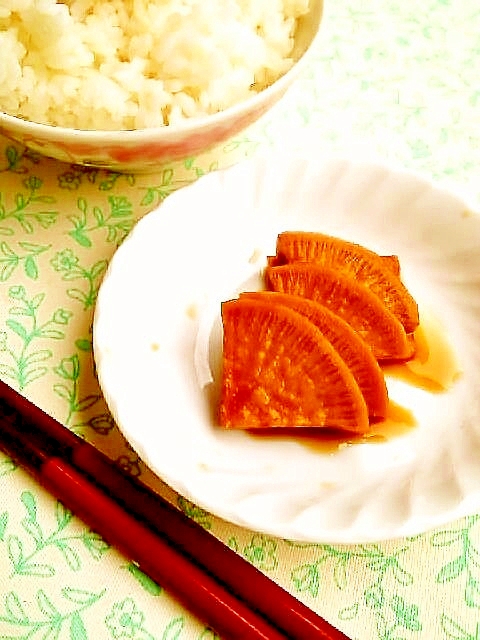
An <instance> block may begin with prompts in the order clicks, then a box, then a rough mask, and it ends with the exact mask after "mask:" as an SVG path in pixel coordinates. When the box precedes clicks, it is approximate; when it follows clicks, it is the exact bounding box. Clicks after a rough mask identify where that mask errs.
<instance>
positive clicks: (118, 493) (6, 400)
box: [0, 380, 348, 640]
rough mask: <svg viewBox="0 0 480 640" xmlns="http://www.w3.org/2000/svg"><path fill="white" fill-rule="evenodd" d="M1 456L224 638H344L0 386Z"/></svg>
mask: <svg viewBox="0 0 480 640" xmlns="http://www.w3.org/2000/svg"><path fill="white" fill-rule="evenodd" d="M0 449H2V450H4V451H5V452H6V453H7V454H8V455H11V456H12V458H14V459H15V460H17V461H18V462H19V464H21V465H22V466H25V467H26V468H28V469H29V470H30V471H31V473H32V474H33V475H34V476H35V477H36V478H37V479H38V480H39V481H40V482H41V483H42V484H43V485H44V486H45V487H46V488H47V489H49V490H50V491H51V492H52V493H54V494H55V495H56V496H57V497H58V498H59V499H60V500H61V501H62V502H63V503H64V504H65V505H66V506H67V507H69V508H70V509H71V510H72V511H73V512H75V513H76V514H77V515H78V516H79V517H80V518H82V519H83V520H84V521H85V522H87V523H88V524H89V525H90V526H92V528H94V529H95V530H96V531H98V533H100V534H101V535H103V536H104V538H105V539H106V540H107V541H109V542H111V543H112V544H113V545H115V546H117V547H118V548H119V550H121V551H122V552H123V553H125V554H126V555H127V556H129V557H130V558H131V559H132V560H134V561H135V562H137V564H138V566H139V568H140V569H141V570H142V571H144V572H145V573H146V574H147V575H149V576H150V577H151V578H152V579H153V580H155V581H156V582H158V583H160V584H161V585H162V586H163V587H165V588H166V589H167V590H170V591H171V593H172V594H173V595H175V596H177V597H178V598H179V600H181V601H182V602H183V603H184V604H185V606H187V608H189V609H190V610H191V611H192V612H194V613H195V614H196V615H197V616H198V617H200V618H201V619H203V620H204V621H205V622H206V623H207V624H209V625H211V626H212V627H213V628H214V629H215V630H216V631H217V632H218V633H220V634H222V635H224V636H225V638H245V639H248V638H252V640H254V639H256V638H258V639H260V638H263V639H265V640H266V639H271V640H277V639H280V638H289V639H291V640H296V639H298V640H316V639H318V640H348V638H347V636H345V635H344V634H343V633H342V632H340V631H339V630H338V629H336V628H335V627H333V626H332V625H330V624H329V623H328V622H327V621H325V620H324V619H323V618H321V617H320V616H318V615H317V614H316V613H315V612H314V611H312V610H311V609H310V608H308V607H307V606H306V605H304V604H303V603H301V602H300V601H299V600H297V599H296V598H295V597H293V596H292V595H290V594H289V593H288V592H287V591H286V590H284V589H282V588H281V587H280V586H279V585H277V584H276V583H275V582H273V581H272V580H270V579H269V578H268V577H267V576H265V575H264V574H263V573H262V572H261V571H259V570H258V569H256V568H255V567H254V566H253V565H251V564H250V563H248V562H247V561H245V560H244V559H243V558H242V557H241V556H239V555H238V554H237V553H235V552H234V551H233V550H232V549H230V548H229V547H227V546H226V545H224V544H223V543H222V542H221V541H220V540H218V539H217V538H215V537H214V536H213V535H212V534H210V533H209V532H208V531H206V530H205V529H204V528H202V527H201V526H199V525H198V524H197V523H195V522H194V521H193V520H191V519H190V518H188V517H187V516H185V515H184V514H183V513H182V512H180V511H179V510H178V509H176V508H175V507H173V506H172V505H170V504H169V503H168V502H167V501H166V500H164V499H163V498H161V497H160V496H158V495H157V494H155V493H154V492H153V491H152V490H150V489H149V488H148V487H146V485H144V484H142V483H141V482H139V481H138V480H136V479H135V478H132V477H131V476H127V475H126V474H124V473H123V472H122V471H120V469H118V468H117V467H115V466H114V465H113V463H112V462H111V461H110V459H109V458H108V457H107V456H105V455H104V454H103V453H101V452H100V451H99V450H98V449H96V448H95V447H93V446H92V445H90V444H89V443H88V442H86V441H84V440H82V439H81V438H79V437H78V436H76V435H75V434H74V433H72V432H71V431H70V430H69V429H68V428H67V427H64V426H63V425H61V424H60V423H59V422H57V421H56V420H55V419H53V418H52V417H50V416H49V415H48V414H46V413H45V412H44V411H42V410H41V409H40V408H38V407H37V406H35V405H34V404H32V403H31V402H30V401H29V400H27V399H26V398H25V397H23V396H22V395H20V394H19V393H17V392H16V391H14V390H13V389H12V388H11V387H9V386H8V385H7V384H5V383H4V382H2V381H1V380H0Z"/></svg>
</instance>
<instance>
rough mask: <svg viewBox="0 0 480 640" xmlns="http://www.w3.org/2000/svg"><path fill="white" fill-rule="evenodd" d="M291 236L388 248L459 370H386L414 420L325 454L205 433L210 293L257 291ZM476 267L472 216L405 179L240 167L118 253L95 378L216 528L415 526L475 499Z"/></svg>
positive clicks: (388, 532)
mask: <svg viewBox="0 0 480 640" xmlns="http://www.w3.org/2000/svg"><path fill="white" fill-rule="evenodd" d="M286 229H305V230H319V231H322V232H326V233H330V234H333V235H338V236H341V237H343V238H346V239H350V240H354V241H357V242H360V243H362V244H364V245H365V246H367V247H370V248H372V249H374V250H377V251H379V252H383V253H388V254H391V253H394V254H397V255H398V256H399V258H400V261H401V266H402V274H403V279H404V282H405V284H406V285H407V287H409V289H410V290H411V292H412V294H413V295H414V296H415V297H416V299H417V301H418V303H419V306H420V310H421V313H423V312H424V311H425V312H426V313H428V314H433V316H434V317H435V318H436V319H437V320H438V321H440V322H441V324H442V326H443V335H444V336H446V338H447V339H448V342H449V343H450V345H451V347H452V348H453V350H454V353H455V357H456V359H457V363H458V365H459V367H460V368H461V369H462V371H463V373H462V375H461V377H460V379H459V380H458V381H457V382H456V383H455V384H454V385H453V386H452V387H451V388H450V389H449V390H448V391H446V392H444V393H440V394H435V393H431V392H428V391H425V390H422V389H421V388H418V387H417V386H411V385H410V384H406V383H405V382H401V381H399V380H398V379H391V380H390V379H389V380H388V386H389V392H390V395H391V397H392V399H393V400H394V401H395V402H398V403H399V404H400V405H401V406H403V407H404V408H407V409H409V410H411V411H412V412H413V414H414V416H415V419H416V423H417V424H416V426H415V427H413V428H411V429H408V430H405V431H404V432H401V433H399V434H398V435H397V436H396V437H389V438H386V439H385V440H384V441H378V442H377V441H366V442H360V443H355V444H351V445H349V446H343V447H338V448H332V449H329V448H322V447H320V448H316V447H312V446H307V445H306V444H305V443H302V442H301V441H299V440H298V439H295V438H293V437H289V438H282V437H278V438H268V437H266V438H260V437H258V436H257V437H254V436H250V435H248V434H247V433H242V432H232V431H225V430H222V429H220V428H219V427H217V426H216V425H215V423H214V419H213V417H212V416H214V406H215V393H216V384H215V383H216V382H218V373H219V363H220V356H221V323H220V303H221V301H222V300H226V299H228V298H231V297H233V296H235V295H236V294H237V293H238V292H239V291H240V290H244V289H247V288H248V289H252V288H258V287H260V286H261V278H260V274H261V270H262V268H263V266H264V264H265V259H266V256H267V255H269V254H272V253H274V252H275V240H276V235H277V233H278V232H280V231H283V230H286ZM479 265H480V218H479V217H478V216H477V215H476V214H473V213H471V212H470V211H469V210H468V208H467V206H466V205H465V204H464V203H463V202H462V201H461V200H460V199H458V198H456V197H454V196H453V195H450V194H448V193H446V192H444V191H441V190H440V189H438V188H435V187H434V186H432V185H431V184H429V183H427V182H425V181H423V180H421V179H419V178H418V177H416V176H413V175H410V174H408V173H405V172H401V171H395V170H392V169H389V168H387V167H385V166H382V165H380V164H368V163H356V162H351V161H348V160H344V159H343V160H342V159H330V160H326V161H323V160H319V159H315V158H314V156H312V155H310V154H309V153H307V152H305V154H304V155H302V154H298V155H293V156H292V155H291V154H287V153H286V154H285V155H284V156H279V155H278V154H277V155H271V156H267V157H258V158H256V159H254V160H252V161H245V162H244V163H242V164H240V165H237V166H236V167H234V168H231V169H228V170H226V171H224V172H217V173H213V174H209V175H207V176H206V177H204V178H201V179H200V180H199V181H198V182H196V183H195V184H193V185H191V186H189V187H186V188H184V189H182V190H180V191H178V192H176V193H174V194H172V195H171V196H170V197H169V198H167V200H166V201H165V202H164V204H162V205H161V206H160V207H159V208H158V209H157V210H155V211H153V212H152V213H150V214H148V215H147V216H146V217H145V218H143V219H142V220H141V221H140V222H139V223H138V224H137V226H136V228H135V229H134V230H133V232H132V233H131V235H130V236H129V237H128V238H127V240H126V241H125V242H124V243H123V245H122V246H121V247H120V248H119V250H118V251H117V253H116V254H115V256H114V257H113V260H112V261H111V264H110V268H109V271H108V274H107V276H106V278H105V280H104V283H103V285H102V287H101V290H100V294H99V297H98V303H97V309H96V317H95V326H94V346H95V357H96V362H97V366H98V375H99V380H100V384H101V386H102V389H103V392H104V394H105V397H106V400H107V402H108V404H109V406H110V409H111V411H112V413H113V415H114V417H115V419H116V421H117V423H118V425H119V427H120V429H121V430H122V432H123V433H124V435H125V436H126V438H127V439H128V440H129V442H130V443H131V445H132V446H133V447H134V449H135V450H136V451H137V452H138V454H139V456H140V457H141V458H142V459H143V460H144V461H145V463H146V464H147V465H148V466H149V467H150V468H151V469H152V470H153V471H154V472H155V473H156V474H157V475H158V476H159V477H161V478H162V479H163V480H164V481H165V482H166V483H168V484H169V485H170V486H171V487H172V488H174V489H175V490H176V491H178V492H179V493H180V494H182V495H183V496H185V497H187V498H188V499H190V500H192V501H193V502H195V503H196V504H198V505H199V506H201V507H203V508H204V509H206V510H208V511H210V512H212V513H214V514H216V515H218V516H220V517H222V518H225V519H226V520H229V521H232V522H234V523H237V524H239V525H243V526H245V527H248V528H251V529H254V530H258V531H262V532H265V533H268V534H272V535H276V536H279V537H284V538H288V539H295V540H302V541H311V542H321V541H331V542H338V543H340V542H348V543H350V542H360V541H373V540H379V539H384V538H391V537H396V536H405V535H411V534H415V533H417V532H420V531H423V530H425V529H428V528H431V527H434V526H436V525H439V524H441V523H444V522H445V521H447V520H449V519H453V518H455V517H459V516H462V515H465V514H467V513H469V512H472V511H473V510H478V509H479V508H480V393H479V389H480V266H479ZM212 380H213V382H212Z"/></svg>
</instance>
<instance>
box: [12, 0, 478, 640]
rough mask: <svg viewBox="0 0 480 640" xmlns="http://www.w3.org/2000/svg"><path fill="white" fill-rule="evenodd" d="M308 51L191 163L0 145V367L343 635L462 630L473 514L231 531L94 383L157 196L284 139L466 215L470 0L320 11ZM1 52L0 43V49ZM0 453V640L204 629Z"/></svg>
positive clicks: (462, 639)
mask: <svg viewBox="0 0 480 640" xmlns="http://www.w3.org/2000/svg"><path fill="white" fill-rule="evenodd" d="M322 32H323V35H322V38H321V39H320V41H319V43H318V50H317V51H316V55H315V59H314V61H313V63H312V64H311V66H310V67H309V68H308V69H307V70H306V71H305V72H304V74H303V76H302V77H301V78H300V80H299V81H298V82H297V83H296V84H295V86H294V87H293V88H292V89H291V90H290V91H289V93H288V94H287V95H286V96H285V98H284V99H283V100H282V102H281V103H280V104H279V105H278V106H277V107H276V108H275V109H274V110H273V111H272V112H271V113H270V114H268V115H267V116H266V117H264V118H263V120H261V121H260V122H259V123H258V124H256V125H255V126H254V127H252V128H251V129H250V130H248V131H247V132H246V133H245V134H243V135H240V136H238V137H236V138H235V139H233V140H231V141H229V142H228V143H227V144H224V145H222V146H221V147H220V148H217V149H215V150H213V151H212V152H209V153H208V154H206V155H204V156H199V157H192V158H189V159H188V160H187V161H186V162H184V163H181V164H180V163H177V164H171V165H168V166H162V167H159V168H158V171H156V172H155V173H153V174H150V175H126V174H125V175H122V174H118V173H110V172H108V171H103V170H97V169H92V168H85V167H77V166H69V165H65V164H61V163H58V162H56V161H53V160H49V159H45V158H41V157H39V156H38V155H36V154H34V153H32V152H29V151H28V150H26V149H24V148H21V147H19V146H18V145H16V144H15V143H13V142H11V141H9V140H7V139H6V138H0V281H1V285H0V299H1V304H0V376H1V377H2V379H4V380H5V381H6V382H8V383H9V384H10V385H12V386H13V387H15V388H16V389H17V390H19V391H20V392H21V393H22V394H24V395H26V396H27V397H28V398H30V399H31V400H33V401H34V402H35V403H36V404H38V405H40V406H41V407H42V408H43V409H45V410H46V411H47V412H49V413H50V414H52V415H53V416H55V417H56V418H57V419H58V420H60V421H61V422H63V423H64V424H66V425H68V427H69V428H71V429H72V430H73V431H74V432H76V433H78V434H80V435H81V436H83V437H84V438H86V439H87V440H89V441H90V442H92V443H94V444H95V445H96V446H97V447H98V448H100V449H101V450H103V451H105V452H106V453H107V454H108V455H109V456H110V457H111V458H112V459H114V460H116V461H117V462H118V463H119V464H120V465H121V466H122V467H124V468H125V469H126V470H127V471H129V472H130V473H133V474H134V475H141V476H142V478H143V479H145V480H146V481H147V482H149V483H151V484H152V485H153V486H154V487H155V488H156V489H157V490H158V491H159V492H160V493H162V494H163V495H164V496H166V497H167V498H168V499H170V500H171V501H172V502H174V503H175V504H176V505H177V506H178V507H179V508H180V509H182V510H183V511H185V512H186V513H187V514H188V515H189V516H191V517H192V518H194V519H195V520H197V521H198V522H199V523H201V524H202V525H203V526H204V527H206V528H207V529H209V530H210V531H211V532H212V533H213V534H214V535H216V536H218V537H219V538H220V539H221V540H223V541H224V542H225V543H226V544H228V545H229V546H230V547H233V548H234V549H235V550H236V551H237V552H238V553H239V554H241V555H242V556H244V557H245V558H246V559H247V560H248V561H249V562H251V563H253V564H254V565H256V566H257V567H258V568H259V569H261V570H262V571H263V572H265V573H266V574H267V575H269V576H271V577H272V578H273V579H274V580H276V581H278V582H279V583H280V584H282V585H283V586H284V587H285V588H286V589H287V590H288V591H290V592H291V593H292V594H294V595H295V596H296V597H298V598H299V599H301V600H302V601H303V602H305V603H306V604H307V605H308V606H309V607H311V608H312V609H314V610H316V611H318V612H319V613H320V614H321V615H322V616H323V617H325V618H327V619H328V620H329V621H330V622H331V623H333V624H334V625H335V626H337V627H339V628H341V629H342V631H344V632H345V633H346V634H347V635H348V636H349V637H351V638H352V639H356V640H372V639H376V638H378V639H381V640H414V639H415V640H420V639H422V640H433V639H435V640H475V639H476V640H478V639H479V638H480V622H479V620H480V514H477V513H473V514H472V515H471V516H470V517H467V518H465V519H462V520H460V521H455V522H451V523H448V524H446V525H445V526H444V527H442V528H441V529H440V530H435V531H428V532H426V533H423V534H422V535H419V536H416V537H413V538H408V539H398V540H392V541H386V542H384V543H377V544H361V545H353V546H341V545H335V544H294V543H291V542H288V541H285V540H281V539H276V538H272V537H269V536H265V535H261V534H258V533H256V532H254V531H249V530H245V529H241V528H239V527H236V526H233V525H230V524H228V523H226V522H224V521H221V520H219V519H217V518H216V517H214V516H213V515H211V514H209V513H206V512H204V511H202V510H201V509H199V508H198V507H197V506H196V505H194V504H191V503H189V502H188V501H186V500H185V499H183V498H182V497H181V496H178V495H176V494H175V493H174V492H173V491H171V490H170V489H168V487H165V486H163V485H162V484H161V483H160V482H159V481H158V480H157V479H156V478H154V477H153V476H151V474H150V473H149V472H148V470H147V469H145V468H144V466H143V465H142V462H141V461H140V460H139V459H138V458H137V456H136V455H135V453H134V452H133V450H132V449H131V448H130V447H129V446H128V444H127V443H126V442H125V441H124V440H123V438H122V436H121V435H120V433H119V431H118V430H117V428H116V426H115V424H114V422H113V421H112V418H111V416H110V415H109V412H108V410H107V407H106V405H105V403H104V400H103V398H102V395H101V392H100V389H99V387H98V384H97V382H96V379H95V376H94V363H93V354H92V319H93V311H94V307H95V300H96V295H97V292H98V289H99V286H100V284H101V281H102V277H103V275H104V273H105V269H106V267H107V264H108V261H109V259H110V258H111V256H112V254H113V253H114V251H115V249H116V248H117V247H118V246H119V245H120V243H121V242H122V241H123V239H124V238H125V236H126V235H127V234H128V232H129V231H130V230H131V229H132V227H133V226H134V225H135V222H136V221H137V220H138V219H139V218H141V217H142V216H144V215H145V214H147V213H148V212H149V211H150V210H152V209H153V208H155V207H156V206H157V205H159V204H160V203H161V202H162V201H163V199H164V198H166V197H167V196H168V195H169V194H170V193H171V192H172V191H173V190H175V189H178V188H180V187H182V186H183V185H185V184H187V183H189V182H191V181H193V180H196V179H197V178H199V177H200V176H202V175H203V174H205V173H207V172H209V171H211V170H214V169H216V168H218V167H226V166H228V165H230V164H233V163H234V162H237V161H239V160H241V159H242V158H245V157H247V156H250V155H252V154H255V153H256V152H257V151H258V150H259V149H262V148H265V147H268V146H270V145H272V144H274V143H275V144H278V143H279V141H281V140H282V137H283V136H284V135H286V131H287V130H288V131H289V132H290V133H291V132H292V131H295V130H296V131H299V132H306V131H308V130H309V128H312V129H315V130H316V132H317V134H319V135H320V137H321V139H322V140H323V148H322V149H321V150H319V152H320V151H321V152H322V153H329V152H341V153H349V152H351V151H353V150H355V151H358V150H361V149H362V148H364V149H368V150H369V151H370V152H372V151H373V152H374V153H376V154H377V155H378V156H380V157H382V158H384V159H386V160H393V161H394V162H395V163H396V164H400V165H402V166H404V167H406V168H409V169H413V170H415V171H417V172H419V173H420V174H422V175H423V176H425V177H427V178H433V179H435V180H436V181H438V182H440V183H441V184H442V185H443V186H445V187H447V188H452V189H454V190H455V191H456V192H457V193H460V194H462V195H463V196H465V198H467V199H468V201H469V203H470V205H471V206H472V207H473V208H477V209H479V208H480V180H479V166H480V124H479V110H480V5H478V3H477V2H475V0H425V1H424V2H421V3H419V2H416V1H415V0H404V1H403V2H400V1H398V0H362V1H361V2H349V1H348V0H335V1H333V2H327V4H326V8H325V17H324V21H323V27H322ZM0 56H1V53H0ZM214 637H215V634H214V632H213V631H212V630H210V629H207V628H205V627H204V625H203V624H202V623H200V622H199V621H198V620H197V619H196V618H195V617H193V616H192V615H191V614H190V613H189V612H188V611H186V610H184V609H183V608H182V607H181V606H180V605H179V604H178V603H177V602H176V601H175V599H174V598H173V597H172V596H171V595H170V594H169V593H167V592H166V591H165V590H164V589H163V588H162V585H157V584H155V583H153V582H152V581H151V580H149V579H148V578H147V577H146V576H145V575H144V574H142V573H140V572H139V571H138V570H137V569H136V567H135V565H133V564H132V563H130V562H129V561H128V560H126V559H125V558H124V557H123V556H122V555H121V554H119V553H118V552H117V551H116V550H115V549H114V548H111V547H110V546H108V544H107V543H106V542H105V541H104V540H102V538H101V537H100V536H99V535H97V534H96V533H95V532H92V531H91V530H90V529H89V528H88V527H87V526H86V525H85V524H84V523H83V522H82V521H80V520H79V519H77V518H76V517H75V516H74V515H72V514H71V513H70V512H68V511H67V510H65V509H64V508H63V507H62V505H61V504H59V503H58V502H57V501H56V500H55V498H53V497H52V496H50V495H49V494H47V493H46V492H45V491H44V490H43V489H41V488H40V487H39V486H38V485H37V484H36V483H35V482H34V481H33V480H31V479H30V477H29V476H28V475H27V474H26V473H24V472H23V471H22V470H21V469H19V468H16V467H15V465H14V464H13V462H12V461H11V460H10V459H9V458H7V457H6V456H4V455H3V454H0V638H4V639H6V638H8V639H10V638H12V639H13V638H16V639H27V638H28V639H32V640H40V639H43V640H47V639H49V640H50V639H53V638H58V639H60V640H63V639H66V638H70V639H71V640H83V639H87V638H88V640H111V639H121V640H126V639H127V638H131V639H133V640H153V639H155V640H160V639H164V640H166V639H168V640H172V639H173V638H175V639H176V638H178V639H180V640H187V639H189V638H191V639H198V640H199V639H200V638H203V639H206V638H214Z"/></svg>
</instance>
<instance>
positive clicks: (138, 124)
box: [0, 0, 323, 171]
mask: <svg viewBox="0 0 480 640" xmlns="http://www.w3.org/2000/svg"><path fill="white" fill-rule="evenodd" d="M322 9H323V7H322V0H208V1H205V0H2V2H1V3H0V51H1V62H0V133H1V134H3V135H5V136H7V137H10V138H12V139H14V140H15V141H17V142H20V143H21V144H23V145H25V146H27V147H29V148H31V149H33V150H35V151H38V152H39V153H41V154H43V155H46V156H51V157H54V158H57V159H59V160H62V161H66V162H69V163H78V164H83V165H91V166H96V167H106V168H109V169H112V170H117V171H149V170H152V171H153V170H155V168H157V167H158V166H160V165H162V164H165V163H166V162H171V161H175V160H181V159H184V158H187V157H189V156H192V155H194V154H199V153H201V152H204V151H206V150H208V149H210V148H211V147H213V146H215V145H217V144H220V143H222V142H223V141H225V140H227V139H228V138H230V137H232V136H234V135H236V134H238V133H239V132H240V131H242V130H243V129H245V128H246V127H247V126H249V125H250V124H252V123H254V122H255V121H256V120H257V119H258V118H259V117H260V116H261V115H262V114H264V113H265V112H266V111H267V110H268V109H269V108H270V107H272V106H273V105H274V104H275V103H276V102H277V101H278V100H279V99H280V98H281V97H282V96H283V94H284V93H285V92H286V90H287V89H288V88H289V86H290V85H291V84H292V82H293V81H294V80H295V78H296V77H297V76H298V74H299V73H300V71H301V69H302V68H303V67H304V66H305V64H306V63H307V61H308V58H309V55H311V52H312V49H313V45H314V42H315V40H316V38H317V36H318V31H319V26H320V22H321V17H322Z"/></svg>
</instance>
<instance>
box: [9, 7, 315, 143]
mask: <svg viewBox="0 0 480 640" xmlns="http://www.w3.org/2000/svg"><path fill="white" fill-rule="evenodd" d="M322 15H323V0H312V4H311V7H310V9H309V11H308V13H307V14H305V16H301V17H300V18H299V20H298V24H297V30H296V32H295V36H294V39H295V44H294V48H293V51H292V57H293V65H292V66H291V67H290V69H288V70H287V71H286V72H285V73H284V74H282V75H281V76H280V77H279V78H277V79H276V80H275V81H274V82H272V83H271V84H270V85H268V86H267V87H265V88H264V89H262V90H261V91H259V92H258V93H256V94H254V95H252V96H250V97H248V98H246V99H244V100H241V101H240V102H237V103H235V104H233V105H231V106H229V107H227V108H226V109H222V110H221V111H218V112H216V113H212V114H209V115H206V116H200V117H192V118H185V121H181V122H179V123H176V124H173V125H170V124H168V125H163V126H156V127H143V128H140V129H112V130H109V129H77V128H73V127H64V126H59V125H51V124H44V123H40V122H34V121H32V120H26V119H24V118H21V117H19V116H14V115H11V114H9V113H5V112H3V111H0V128H1V127H3V128H4V129H5V130H7V131H11V130H14V131H16V132H20V131H22V132H23V133H28V134H29V135H36V136H40V137H42V138H45V137H47V136H48V138H49V139H50V140H51V141H52V142H67V141H69V140H78V139H79V138H80V139H81V140H82V142H84V143H88V142H92V143H98V142H100V141H102V142H110V143H113V144H115V143H119V142H142V141H146V140H148V139H151V138H152V137H155V138H158V137H159V136H160V137H161V138H162V139H164V140H165V141H169V140H172V141H173V140H174V139H176V138H178V137H179V136H182V134H188V133H191V132H193V131H195V132H198V131H203V130H205V129H209V128H210V127H211V126H212V125H214V124H215V125H222V124H225V123H226V122H228V121H230V120H232V119H233V120H235V118H236V117H239V116H241V115H243V114H244V113H246V112H248V111H250V109H251V108H253V107H255V105H257V104H258V105H260V104H262V103H268V101H269V98H270V96H272V97H273V96H274V95H275V94H277V93H279V92H280V93H281V92H282V91H286V89H287V88H288V87H289V86H290V84H291V80H293V79H294V78H295V76H297V75H298V74H300V73H301V71H302V68H303V67H305V66H306V64H307V61H308V59H309V58H310V57H311V56H312V55H313V54H312V52H313V50H314V48H315V47H314V45H315V43H316V42H317V40H318V39H319V37H320V33H321V30H320V24H321V20H322ZM307 18H308V19H309V20H312V26H311V29H310V33H307V34H306V35H304V37H303V39H304V40H306V42H304V43H303V47H301V44H300V42H299V41H298V40H297V36H298V34H299V33H302V29H301V26H302V24H303V23H304V22H306V21H307ZM299 48H300V55H298V57H296V56H295V51H296V50H298V49H299Z"/></svg>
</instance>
